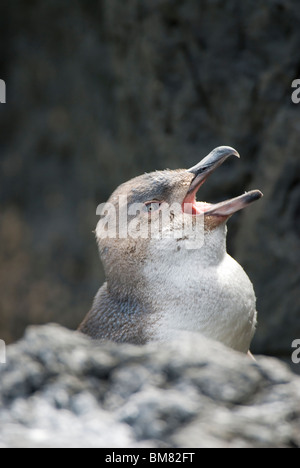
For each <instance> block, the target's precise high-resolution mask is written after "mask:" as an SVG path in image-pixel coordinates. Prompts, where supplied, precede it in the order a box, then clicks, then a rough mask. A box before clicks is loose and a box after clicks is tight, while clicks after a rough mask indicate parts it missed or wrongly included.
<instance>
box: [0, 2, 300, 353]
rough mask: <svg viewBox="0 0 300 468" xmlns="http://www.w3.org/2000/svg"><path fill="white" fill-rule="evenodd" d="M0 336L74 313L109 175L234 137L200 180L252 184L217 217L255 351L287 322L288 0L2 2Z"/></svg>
mask: <svg viewBox="0 0 300 468" xmlns="http://www.w3.org/2000/svg"><path fill="white" fill-rule="evenodd" d="M0 31H1V32H0V35H1V41H0V78H1V79H4V80H5V81H6V85H7V103H6V104H1V105H0V177H1V181H0V182H1V185H0V337H1V339H4V340H6V341H7V342H11V341H13V340H16V339H17V338H19V337H20V336H21V335H22V333H23V331H24V328H25V327H26V326H27V325H28V324H33V323H34V324H36V323H44V322H49V321H51V322H58V323H60V324H63V325H66V326H68V327H71V328H75V327H77V325H78V324H79V322H80V321H81V319H82V318H83V317H84V315H85V314H86V312H87V311H88V309H89V307H90V305H91V303H92V300H93V296H94V294H95V293H96V291H97V289H98V287H99V286H100V284H101V282H102V281H103V273H102V269H101V265H100V261H99V259H98V252H97V247H96V243H95V240H94V235H93V233H92V231H93V229H94V228H95V225H96V223H97V217H96V207H97V205H98V204H99V203H101V202H104V201H105V200H107V198H108V196H109V195H110V193H111V192H112V190H113V189H114V188H116V186H118V185H119V184H120V183H121V182H124V181H125V180H127V179H129V178H131V177H133V176H135V175H138V174H140V173H143V172H145V171H152V170H155V169H164V168H167V167H168V168H179V167H189V166H192V165H194V164H195V163H196V162H198V161H199V160H200V159H201V158H202V157H204V156H205V155H206V154H207V153H208V152H209V151H210V150H212V149H213V148H215V147H216V146H219V145H230V146H234V147H235V148H236V149H237V150H238V151H239V152H240V154H241V156H242V159H241V161H236V160H234V161H228V162H227V163H226V164H225V165H224V166H222V168H220V169H219V170H218V171H217V172H216V173H215V174H214V176H213V177H212V178H211V179H210V181H209V182H208V183H207V184H206V185H205V186H203V189H202V191H201V193H202V198H203V199H205V200H206V201H218V200H222V199H225V198H226V197H230V196H236V195H240V194H241V193H243V191H244V190H249V189H260V190H262V191H263V192H264V195H265V196H264V198H263V200H261V201H259V202H257V203H256V204H254V205H253V206H251V207H250V208H248V209H247V210H245V211H244V212H243V213H239V214H237V215H235V217H234V218H233V219H232V220H231V221H230V222H229V251H230V253H231V254H232V255H233V256H234V257H235V258H236V259H237V260H238V261H239V262H240V263H241V264H242V265H243V266H244V268H245V269H246V271H247V273H248V274H249V276H250V277H251V279H252V281H253V283H254V286H255V290H256V293H257V297H258V310H259V327H258V331H257V335H256V338H255V342H254V346H253V350H254V352H260V353H266V354H272V355H277V356H289V355H290V354H291V342H292V341H293V340H294V339H295V338H300V294H299V284H300V266H299V262H300V157H299V151H300V105H298V106H297V105H295V104H293V103H292V101H291V94H292V89H291V83H292V81H293V80H294V79H295V78H300V3H299V1H298V0H293V1H292V0H290V1H289V0H257V1H256V2H253V1H251V0H243V1H240V0H236V1H235V0H226V1H221V0H180V1H177V0H89V1H84V0H80V1H79V0H73V1H72V2H70V1H67V0H51V1H50V0H43V1H36V0H26V1H25V0H14V1H13V2H9V1H6V0H5V1H3V0H1V3H0Z"/></svg>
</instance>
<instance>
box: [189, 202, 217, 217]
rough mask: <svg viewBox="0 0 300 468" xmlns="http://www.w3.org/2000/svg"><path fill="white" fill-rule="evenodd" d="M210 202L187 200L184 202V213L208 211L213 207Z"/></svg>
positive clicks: (194, 213) (196, 213) (199, 213)
mask: <svg viewBox="0 0 300 468" xmlns="http://www.w3.org/2000/svg"><path fill="white" fill-rule="evenodd" d="M211 206H212V205H211V204H210V203H204V202H196V201H195V200H193V201H190V202H185V203H184V204H183V207H182V210H183V212H184V213H187V214H193V215H201V214H203V213H205V212H206V211H208V210H209V209H210V208H211Z"/></svg>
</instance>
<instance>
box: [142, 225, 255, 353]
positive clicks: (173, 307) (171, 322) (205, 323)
mask: <svg viewBox="0 0 300 468" xmlns="http://www.w3.org/2000/svg"><path fill="white" fill-rule="evenodd" d="M218 235H219V236H220V239H218ZM225 235H226V233H225V231H224V233H222V232H220V233H218V234H217V236H212V237H211V239H207V242H206V245H204V246H203V247H202V248H201V249H199V250H185V249H179V250H178V251H176V252H175V251H174V249H173V250H172V249H168V248H166V249H165V250H164V249H160V261H159V262H156V261H155V256H156V251H155V250H153V251H152V259H153V261H150V262H147V264H146V265H145V268H144V271H143V274H144V277H145V279H146V283H147V285H148V292H147V299H148V301H149V302H150V303H151V304H152V309H153V311H154V321H153V323H152V324H151V326H150V329H149V336H150V337H151V339H153V340H163V341H165V340H167V341H169V340H174V339H177V338H180V335H181V333H186V332H193V333H195V332H197V333H200V334H203V335H205V336H206V337H208V338H211V339H214V340H216V341H219V342H222V343H223V344H225V345H227V346H229V347H231V348H233V349H235V350H237V351H241V352H247V351H248V349H249V346H250V343H251V340H252V338H253V335H254V332H255V326H256V315H257V314H256V298H255V293H254V290H253V286H252V283H251V281H250V279H249V278H248V276H247V275H246V273H245V271H244V270H243V268H242V267H241V266H240V265H239V264H238V263H237V262H236V261H235V260H234V259H233V258H232V257H230V256H229V255H228V254H227V253H226V251H225V242H223V237H224V241H225ZM220 240H221V241H222V245H220V242H219V241H220ZM211 249H213V250H211Z"/></svg>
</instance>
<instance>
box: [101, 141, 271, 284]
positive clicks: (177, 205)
mask: <svg viewBox="0 0 300 468" xmlns="http://www.w3.org/2000/svg"><path fill="white" fill-rule="evenodd" d="M230 156H236V157H239V154H238V152H237V151H236V150H235V149H233V148H231V147H228V146H220V147H218V148H216V149H214V150H213V151H212V152H211V153H209V154H208V156H206V157H205V158H204V159H203V160H202V161H200V162H199V163H198V164H197V165H195V166H194V167H192V168H190V169H188V170H187V169H180V170H175V171H172V170H165V171H157V172H153V173H150V174H143V175H141V176H139V177H136V178H134V179H132V180H130V181H128V182H126V183H124V184H122V185H120V186H119V187H118V188H117V189H116V191H115V192H114V193H113V194H112V196H111V197H110V199H109V200H108V202H107V203H106V204H104V205H102V206H101V209H100V211H99V212H98V214H101V219H100V221H99V223H98V226H97V229H96V236H97V240H98V244H99V249H100V255H101V258H102V261H103V263H104V267H105V270H106V274H107V276H109V275H112V276H113V275H114V276H116V272H115V269H114V265H116V264H118V265H119V266H120V267H119V272H120V275H117V276H118V280H117V281H118V282H119V283H120V281H122V280H121V277H122V276H123V275H124V274H125V273H126V277H127V276H128V274H129V275H131V277H132V279H133V281H134V277H135V269H136V265H137V259H138V262H140V263H143V262H145V261H146V259H147V258H148V255H149V252H150V249H149V245H151V246H152V247H153V245H154V246H155V247H156V250H157V251H158V256H159V250H161V254H162V252H163V250H166V249H168V250H169V254H168V255H171V254H170V250H173V251H174V255H176V254H177V253H178V252H179V251H181V249H182V243H184V242H185V243H186V245H188V246H190V247H188V248H192V249H196V248H200V247H202V246H203V245H204V244H205V242H204V238H205V236H207V237H211V234H212V233H213V232H215V231H218V228H219V227H220V226H223V227H224V226H225V223H226V221H227V220H228V218H229V217H230V216H231V215H233V214H234V213H235V212H237V211H239V210H241V209H243V208H244V207H246V206H248V205H249V204H250V203H252V202H254V201H255V200H258V199H259V198H261V197H262V193H261V192H260V191H259V190H253V191H251V192H248V193H245V194H243V195H241V196H239V197H236V198H233V199H230V200H226V201H224V202H221V203H217V204H210V203H206V202H198V201H197V200H196V196H197V193H198V191H199V189H200V187H201V186H202V184H203V183H204V182H205V181H206V180H207V178H208V177H209V176H210V175H211V174H212V173H213V172H214V171H215V170H216V169H217V168H218V167H219V166H220V165H221V164H222V163H223V162H224V161H225V160H226V159H227V158H229V157H230ZM223 231H224V232H225V228H224V229H223ZM191 246H192V247H191ZM151 252H153V248H152V249H151ZM162 256H163V255H162Z"/></svg>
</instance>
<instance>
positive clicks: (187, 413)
mask: <svg viewBox="0 0 300 468" xmlns="http://www.w3.org/2000/svg"><path fill="white" fill-rule="evenodd" d="M7 355H8V356H7V364H6V365H0V418H1V426H0V447H1V448H7V447H9V448H12V447H26V448H27V447H35V448H36V447H39V448H42V447H58V448H61V447H152V448H155V447H158V448H159V447H175V448H176V447H268V448H269V447H300V378H299V377H297V376H295V375H294V374H292V373H291V372H290V371H289V370H288V368H287V366H285V365H284V364H282V363H281V362H280V361H278V360H276V359H272V358H264V357H259V358H258V362H254V361H252V360H250V359H249V358H248V357H246V356H244V355H241V354H239V353H236V352H234V351H232V350H230V349H228V348H225V347H224V346H222V345H221V344H219V343H215V342H212V341H209V340H207V339H204V338H201V339H199V337H197V336H195V335H192V336H190V337H186V338H183V340H182V341H181V342H180V343H175V342H174V343H164V344H158V343H152V344H149V345H146V346H143V347H138V346H133V345H126V344H121V345H120V344H116V343H112V342H94V341H91V340H90V339H89V338H87V337H86V336H83V335H80V334H79V333H76V332H71V331H69V330H67V329H64V328H61V327H59V326H57V325H48V326H43V327H32V328H29V329H28V330H27V332H26V334H25V337H24V338H23V339H22V340H21V341H20V342H18V343H16V344H15V345H11V346H9V347H8V353H7Z"/></svg>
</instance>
